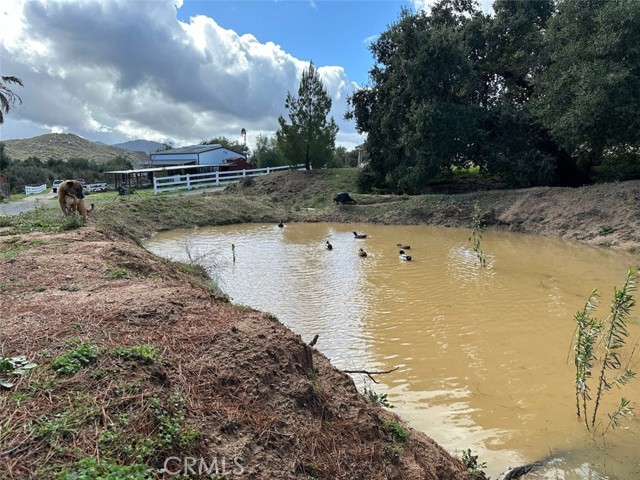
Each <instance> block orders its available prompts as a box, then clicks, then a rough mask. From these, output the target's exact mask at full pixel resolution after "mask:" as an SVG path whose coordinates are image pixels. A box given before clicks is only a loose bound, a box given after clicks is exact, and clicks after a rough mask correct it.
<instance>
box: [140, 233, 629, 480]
mask: <svg viewBox="0 0 640 480" xmlns="http://www.w3.org/2000/svg"><path fill="white" fill-rule="evenodd" d="M354 231H355V232H358V233H364V234H366V235H367V238H365V239H356V238H355V236H354V233H353V232H354ZM470 233H471V232H470V230H465V229H447V228H436V227H427V226H382V225H360V224H357V225H356V224H328V223H311V224H309V223H301V224H286V225H285V226H284V227H282V228H279V227H278V226H277V225H275V224H273V225H264V224H248V225H233V226H227V227H215V228H201V229H195V230H182V231H172V232H165V233H162V234H158V235H157V236H155V237H154V238H152V239H151V240H150V241H148V243H147V244H146V247H147V248H148V249H149V250H150V251H151V252H153V253H156V254H158V255H161V256H164V257H168V258H171V259H174V260H180V261H185V262H197V263H199V264H201V265H203V266H204V267H205V268H206V269H207V270H208V272H209V274H210V275H211V277H212V278H213V280H214V281H215V282H216V283H217V284H218V285H219V286H220V288H221V289H222V290H223V291H224V292H226V293H227V294H228V295H229V296H230V297H231V298H232V300H233V301H234V302H235V303H237V304H242V305H247V306H251V307H254V308H256V309H259V310H263V311H267V312H271V313H273V314H274V315H276V316H277V317H278V318H279V319H280V321H282V322H283V323H284V324H286V325H287V326H288V327H289V328H291V329H292V330H293V331H294V332H296V333H298V334H300V335H301V336H302V338H303V340H305V341H310V340H311V339H312V338H313V336H314V335H316V334H319V336H320V337H319V341H318V343H317V344H316V348H318V349H319V350H320V351H322V352H323V353H324V354H325V355H326V356H327V357H329V358H330V359H331V362H332V363H333V364H334V365H335V366H336V367H338V368H341V369H349V370H357V369H367V370H389V369H392V368H395V367H398V369H397V370H395V371H394V372H392V373H390V374H387V375H381V376H379V377H377V378H378V379H379V381H380V383H379V384H374V383H373V382H371V380H369V379H368V378H366V377H364V378H363V377H360V376H358V375H355V376H354V380H355V381H356V384H357V385H358V387H359V388H360V390H363V389H364V388H365V387H366V388H372V389H373V390H374V391H375V392H376V393H377V394H379V395H383V394H386V395H387V399H388V401H389V402H390V403H391V404H392V405H393V406H394V407H395V408H394V411H395V412H396V413H398V414H399V415H400V416H401V417H403V418H404V419H405V420H407V421H408V422H409V423H410V424H411V425H412V426H413V427H415V428H416V429H418V430H422V431H424V432H426V433H427V434H428V435H429V436H431V437H432V438H433V439H434V440H436V441H437V442H438V443H440V444H441V445H442V446H443V447H444V448H446V449H447V450H448V451H449V452H451V453H453V454H454V455H457V456H459V457H460V456H462V453H463V452H464V451H466V450H467V449H470V450H471V452H472V454H473V455H478V461H479V462H486V464H487V467H486V468H485V469H484V470H485V473H487V474H488V475H490V476H492V477H493V478H495V477H496V476H497V475H498V474H499V473H500V472H503V471H505V470H506V469H507V468H509V467H515V466H518V465H523V464H525V463H530V462H534V461H539V460H544V461H545V465H544V466H543V467H542V468H540V469H539V470H537V471H535V472H534V473H531V474H529V475H528V476H527V477H526V478H550V479H558V478H560V479H573V478H575V479H582V478H592V479H604V478H611V479H613V478H615V479H637V478H640V455H639V453H640V448H639V447H638V445H640V442H639V440H640V439H639V436H640V419H639V418H638V416H637V412H638V411H639V410H638V409H637V408H636V416H635V417H634V416H631V417H627V418H625V419H623V420H622V422H621V425H620V426H619V427H617V428H616V429H613V430H612V429H609V430H608V431H607V433H606V435H604V436H603V435H602V432H603V431H604V428H605V426H606V424H607V423H608V417H607V413H610V412H612V411H613V410H614V408H615V407H616V406H617V404H618V402H619V401H620V398H621V397H623V396H624V397H625V398H628V399H630V400H631V401H632V406H634V407H636V406H637V402H639V401H640V378H637V379H634V380H632V381H631V382H630V383H629V384H628V385H627V386H625V387H624V388H623V389H617V388H615V387H614V388H613V390H611V391H610V392H607V393H606V394H605V395H604V404H603V405H601V407H600V415H599V421H600V422H601V425H600V427H599V428H598V429H597V430H596V433H595V434H594V433H593V432H587V431H586V429H585V426H584V424H582V423H580V422H579V421H577V420H576V414H575V396H574V388H575V387H574V378H575V367H574V365H573V357H572V351H571V343H572V335H573V332H574V328H575V321H574V318H573V316H574V314H575V312H576V311H578V310H579V309H581V308H582V307H583V306H584V304H585V302H586V300H587V298H588V296H589V294H590V293H591V291H592V290H593V289H594V288H596V289H598V291H599V292H600V293H601V302H600V306H599V307H598V309H597V310H596V312H595V316H597V317H598V318H601V319H605V318H606V317H607V315H608V313H609V309H610V304H611V300H612V297H613V290H614V287H622V285H623V283H624V281H625V278H626V273H627V270H628V268H629V267H630V266H633V265H637V264H638V260H639V259H638V257H637V256H635V257H634V256H631V255H628V254H625V253H620V252H614V251H610V250H607V249H598V248H591V247H587V246H582V245H576V244H573V243H568V242H563V241H560V240H557V239H547V238H541V237H532V236H526V235H519V234H511V233H501V232H493V231H485V232H483V238H482V241H481V248H482V251H483V253H484V256H485V258H486V266H485V267H481V266H479V264H478V259H477V256H476V253H475V252H474V250H473V248H472V245H471V243H470V242H469V235H470ZM327 241H329V242H330V243H331V245H332V246H333V249H331V250H327V249H326V247H325V245H326V242H327ZM398 243H400V244H403V245H409V246H410V247H411V248H410V250H406V249H405V251H406V253H407V254H410V255H411V256H412V259H411V261H402V260H401V259H400V258H399V248H398V246H397V244H398ZM360 248H363V249H364V250H365V251H366V252H367V256H366V257H361V256H359V255H358V253H357V252H358V250H359V249H360ZM234 257H235V260H234ZM637 295H638V292H636V293H635V294H634V296H637ZM631 317H632V318H631V319H630V320H629V322H628V323H629V338H628V339H627V345H628V347H629V348H628V349H627V352H630V351H631V347H633V346H635V345H636V344H637V343H638V340H639V338H640V322H639V321H638V317H640V306H638V307H635V308H634V309H633V310H632V312H631ZM637 350H640V348H638V349H637ZM622 360H623V363H626V362H627V361H628V360H629V355H628V354H624V355H623V358H622ZM631 367H632V368H634V369H635V370H636V371H637V369H638V368H639V367H640V362H639V361H638V359H637V357H636V358H633V359H632V361H631ZM594 376H595V374H594ZM592 389H593V390H594V391H595V383H594V384H593V387H592Z"/></svg>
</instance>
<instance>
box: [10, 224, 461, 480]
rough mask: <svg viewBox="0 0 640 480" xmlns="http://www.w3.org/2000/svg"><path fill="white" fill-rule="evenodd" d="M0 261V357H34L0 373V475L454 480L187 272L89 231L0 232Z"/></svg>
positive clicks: (288, 335)
mask: <svg viewBox="0 0 640 480" xmlns="http://www.w3.org/2000/svg"><path fill="white" fill-rule="evenodd" d="M0 264H1V265H2V272H3V279H2V282H1V283H0V300H1V303H2V320H1V321H2V329H1V330H0V349H1V350H0V354H1V355H2V356H4V357H16V356H19V355H25V356H26V358H27V359H28V360H30V361H31V362H34V363H35V364H37V365H38V366H37V367H36V368H35V369H33V370H32V371H31V373H29V374H28V375H25V376H24V377H19V376H12V375H9V374H7V373H5V375H4V376H3V378H4V379H5V380H11V381H12V382H15V385H14V386H13V387H11V388H4V389H1V391H0V477H1V478H5V479H24V478H34V479H35V478H37V479H47V478H67V477H65V476H64V475H63V476H62V477H58V476H57V475H60V473H61V472H64V474H69V475H71V473H77V474H80V473H84V474H88V473H87V472H90V471H102V472H103V473H106V472H110V473H111V474H113V475H115V474H116V473H117V474H118V475H120V476H113V477H109V478H121V479H125V478H127V479H128V478H171V477H172V476H174V475H172V474H173V473H177V472H178V471H181V472H182V473H184V469H185V468H190V469H191V470H190V471H189V472H188V473H190V478H200V477H202V478H205V477H206V478H251V479H290V478H291V479H293V478H324V479H336V478H348V479H357V478H361V479H386V478H392V479H400V478H404V479H422V478H424V479H465V478H470V477H468V475H467V473H466V470H465V469H464V468H463V467H462V465H461V464H460V462H459V461H458V460H456V459H454V458H452V457H451V456H450V455H449V454H447V453H446V452H445V451H444V450H443V449H442V448H440V447H439V446H438V445H437V444H435V443H434V442H433V441H432V440H431V439H429V438H428V437H427V436H426V435H424V434H422V433H419V432H416V431H414V430H412V429H411V428H409V427H407V426H406V425H405V424H404V423H403V422H402V421H401V420H400V419H399V418H397V417H396V416H395V415H394V414H392V413H391V412H389V411H386V410H384V409H382V408H380V407H379V406H377V405H375V404H374V403H372V402H371V401H368V400H367V399H366V398H365V397H364V396H363V395H362V394H361V393H360V392H358V391H357V390H356V388H355V386H354V384H353V381H352V380H351V378H350V377H349V376H348V375H347V374H344V373H342V372H340V371H338V370H336V369H335V368H333V367H332V366H331V364H330V363H329V361H328V360H327V359H326V357H324V355H322V354H321V353H319V352H318V351H317V350H315V349H314V348H313V347H310V346H309V345H308V344H307V343H306V342H308V340H310V339H305V340H306V342H305V341H304V340H303V339H301V338H300V337H299V336H297V335H295V334H293V333H292V332H291V331H289V330H288V329H287V328H285V327H284V326H283V325H282V324H281V323H280V322H278V321H277V319H275V318H273V317H271V316H270V315H268V314H265V313H262V312H258V311H254V310H252V309H249V308H243V307H236V306H233V305H231V304H229V303H227V302H226V300H225V298H224V296H223V295H221V294H219V293H216V292H215V291H214V290H212V289H211V288H210V287H209V285H208V283H207V279H206V278H204V277H199V276H194V273H195V274H198V273H199V270H198V269H194V268H186V267H184V266H180V265H176V264H173V263H171V262H168V261H166V260H163V259H159V258H156V257H154V256H152V255H151V254H149V253H148V252H146V251H145V250H143V249H142V248H141V247H139V246H137V245H136V244H135V243H133V242H132V241H130V240H127V239H125V238H122V237H119V236H114V235H108V234H104V233H99V232H98V231H96V229H95V228H93V227H90V226H88V227H84V228H81V229H78V230H74V231H70V232H66V233H62V234H41V233H29V234H23V235H11V236H5V237H4V238H3V243H2V248H1V250H0ZM5 370H6V369H5ZM96 458H99V459H101V462H102V463H101V464H100V466H97V465H96V463H95V461H94V460H93V459H96ZM192 459H196V460H192ZM185 462H187V464H188V465H187V467H185ZM193 462H195V463H193ZM202 462H204V464H203V463H202ZM214 462H216V463H217V469H218V473H219V474H220V476H217V477H211V476H206V475H201V476H200V475H197V472H198V469H199V468H200V469H201V471H204V472H206V471H207V469H208V471H209V472H214V470H212V468H213V467H212V465H213V463H214ZM223 462H226V466H225V467H224V468H223V467H222V464H223ZM123 465H128V467H124V466H123ZM203 465H204V466H203ZM163 467H164V468H165V469H166V471H165V473H162V470H161V469H162V468H163ZM205 467H206V468H205ZM203 468H204V470H202V469H203ZM92 469H93V470H92ZM100 469H102V470H100ZM127 469H130V470H127ZM223 470H224V471H223ZM194 473H195V474H194ZM223 474H225V475H226V476H222V475H223ZM136 475H139V476H136ZM68 478H97V477H93V476H88V477H83V476H79V477H71V476H69V477H68ZM176 478H177V477H176Z"/></svg>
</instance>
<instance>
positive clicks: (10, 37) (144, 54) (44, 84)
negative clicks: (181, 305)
mask: <svg viewBox="0 0 640 480" xmlns="http://www.w3.org/2000/svg"><path fill="white" fill-rule="evenodd" d="M1 3H2V6H0V59H1V62H2V63H1V64H0V67H1V71H2V72H3V74H4V75H16V76H18V77H20V78H21V79H22V80H23V82H24V88H20V89H19V91H18V92H17V93H19V94H20V96H21V97H22V99H23V102H24V103H23V104H22V106H20V107H17V108H15V109H14V110H12V112H11V114H10V115H9V116H7V117H6V121H5V125H4V128H3V131H4V133H5V134H6V135H5V134H3V137H4V138H16V137H17V136H25V132H32V133H30V134H29V133H27V134H26V136H32V135H38V134H41V133H47V132H49V131H52V130H53V129H56V131H58V130H62V131H66V132H71V133H77V134H79V135H82V136H84V137H87V138H90V139H95V140H102V141H106V142H119V141H124V140H129V139H136V138H144V139H149V140H160V141H173V142H174V143H175V144H176V145H183V144H190V143H197V142H199V141H200V140H203V139H206V138H211V137H214V136H220V135H224V136H226V137H228V138H231V139H237V138H239V132H240V130H241V129H242V128H245V129H246V130H247V141H248V143H249V145H251V144H252V142H253V140H254V139H255V137H256V136H257V135H258V134H267V135H271V134H272V133H273V131H275V130H276V129H277V128H278V124H277V118H278V116H279V115H281V114H282V115H286V111H285V110H284V100H285V97H286V94H287V92H289V91H291V92H296V91H297V88H298V84H299V79H300V75H301V72H302V70H303V69H304V68H305V67H306V63H305V62H303V61H301V60H299V59H297V58H294V57H293V56H292V55H290V54H289V53H287V52H286V51H284V50H283V49H282V48H281V47H280V46H278V45H276V44H274V43H271V42H268V43H260V42H258V41H257V40H256V38H255V37H254V36H252V35H242V36H239V35H238V34H237V33H236V32H234V31H232V30H227V29H224V28H222V27H220V26H219V25H218V24H217V23H216V22H215V20H214V19H212V18H209V17H206V16H203V15H199V16H194V17H192V18H190V19H189V21H188V22H181V21H179V20H178V19H177V11H176V8H180V6H181V5H182V1H181V0H154V1H145V2H139V1H131V0H109V1H108V2H104V1H100V0H2V2H1ZM317 67H318V71H319V73H320V74H321V77H322V79H323V81H324V82H325V86H326V87H327V90H328V92H329V93H330V95H332V97H333V104H334V108H333V110H332V114H333V116H334V118H335V120H336V121H337V122H338V124H339V126H340V129H341V132H340V133H339V134H338V143H339V144H343V145H345V146H347V147H348V148H350V147H353V146H355V145H356V144H358V143H361V142H362V138H361V137H359V136H358V135H357V134H355V131H354V130H355V129H354V125H353V124H352V123H351V122H349V123H348V122H345V121H343V120H342V117H343V114H344V112H345V111H346V97H347V96H348V95H349V94H350V93H351V91H352V89H353V88H354V85H353V83H352V82H349V80H348V78H347V76H346V74H345V71H344V69H343V68H342V67H339V66H318V65H317ZM11 135H16V137H13V136H11Z"/></svg>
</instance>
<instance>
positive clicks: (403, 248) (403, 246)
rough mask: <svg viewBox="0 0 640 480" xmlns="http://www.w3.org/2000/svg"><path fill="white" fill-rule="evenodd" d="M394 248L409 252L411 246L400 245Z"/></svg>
mask: <svg viewBox="0 0 640 480" xmlns="http://www.w3.org/2000/svg"><path fill="white" fill-rule="evenodd" d="M396 247H398V248H400V249H402V250H411V245H403V244H401V243H398V244H396Z"/></svg>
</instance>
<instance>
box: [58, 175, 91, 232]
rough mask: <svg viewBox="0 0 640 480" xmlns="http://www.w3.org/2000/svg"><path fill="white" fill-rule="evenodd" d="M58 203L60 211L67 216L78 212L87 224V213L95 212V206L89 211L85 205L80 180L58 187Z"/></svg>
mask: <svg viewBox="0 0 640 480" xmlns="http://www.w3.org/2000/svg"><path fill="white" fill-rule="evenodd" d="M58 202H59V203H60V210H62V213H63V214H64V215H65V216H69V215H72V214H73V213H75V212H76V211H77V212H79V213H80V215H81V216H82V219H83V220H84V221H85V222H86V221H87V212H90V211H92V210H93V204H91V208H90V209H87V206H86V205H85V203H84V193H82V184H81V183H80V182H79V181H78V180H65V181H64V182H62V183H61V184H60V185H58Z"/></svg>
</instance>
